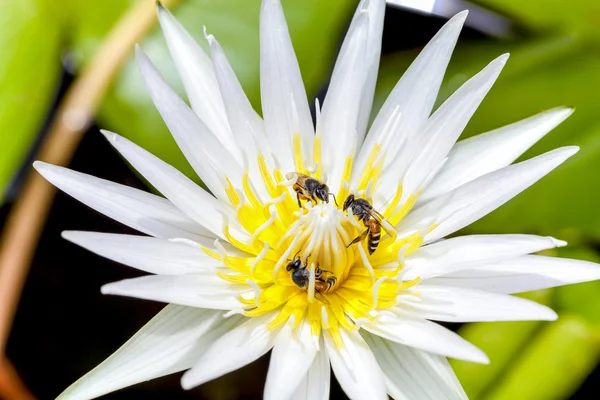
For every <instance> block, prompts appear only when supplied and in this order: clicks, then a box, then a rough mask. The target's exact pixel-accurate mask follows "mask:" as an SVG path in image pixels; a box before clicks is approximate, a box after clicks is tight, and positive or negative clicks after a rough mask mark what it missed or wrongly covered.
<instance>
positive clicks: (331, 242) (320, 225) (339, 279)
mask: <svg viewBox="0 0 600 400" xmlns="http://www.w3.org/2000/svg"><path fill="white" fill-rule="evenodd" d="M307 208H308V212H306V213H305V214H303V215H302V216H300V217H299V218H298V219H297V220H296V221H295V222H294V223H293V224H291V225H290V227H289V228H288V230H287V232H286V233H285V235H284V236H283V237H282V238H281V240H280V241H279V243H277V246H276V253H277V254H280V257H279V260H278V261H277V264H276V267H275V269H274V277H273V278H274V280H275V281H276V282H277V281H281V282H288V281H289V280H290V279H291V280H292V282H293V283H294V284H295V285H296V286H298V287H300V288H303V289H307V291H308V295H309V297H313V296H314V293H315V292H316V293H318V294H323V293H332V292H334V291H335V290H336V289H337V288H338V287H340V286H341V285H342V284H343V283H344V282H345V281H346V279H348V276H349V274H350V272H351V270H352V268H353V267H354V266H355V263H356V260H357V256H358V250H357V246H348V245H349V244H350V243H351V242H352V240H353V239H354V238H355V237H356V236H358V235H359V234H360V232H359V231H358V230H357V228H356V226H358V225H357V224H353V223H352V221H351V220H350V218H348V217H347V216H346V215H345V214H344V213H343V212H342V211H341V210H340V209H338V208H337V207H336V206H335V205H334V204H333V203H320V204H317V205H315V206H314V207H311V206H310V203H309V205H308V207H307ZM355 225H356V226H355ZM358 228H360V226H358ZM363 230H364V228H363ZM284 267H285V268H284ZM304 276H306V277H308V278H309V279H308V281H307V282H306V285H304V284H303V283H304V282H302V280H301V278H302V277H304ZM294 278H297V279H294ZM288 283H289V282H288Z"/></svg>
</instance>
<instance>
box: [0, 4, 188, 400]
mask: <svg viewBox="0 0 600 400" xmlns="http://www.w3.org/2000/svg"><path fill="white" fill-rule="evenodd" d="M177 1H178V0H163V3H164V4H165V5H166V6H169V7H170V6H173V5H174V4H175V3H177ZM156 20H157V18H156V11H155V1H153V0H140V1H139V2H138V3H136V5H135V6H133V7H132V8H131V9H130V10H129V11H128V12H127V13H126V14H125V15H124V16H123V17H122V18H121V19H120V20H119V22H118V23H117V24H116V26H115V27H114V28H113V29H112V31H111V32H110V33H109V35H108V37H107V38H106V40H105V42H104V43H103V45H102V46H101V47H100V49H99V50H98V51H97V52H96V54H95V55H94V57H93V59H92V60H91V61H90V63H89V64H87V65H86V66H85V67H84V69H83V70H82V71H81V73H80V74H79V75H78V77H77V79H76V80H75V81H74V82H73V84H72V85H71V87H70V88H69V91H68V92H67V94H66V95H65V97H64V99H63V100H62V103H61V104H60V106H59V108H58V111H57V112H56V114H55V116H54V119H53V121H52V124H51V126H50V129H49V132H48V135H47V136H46V138H45V140H44V142H43V144H42V147H41V149H40V151H39V154H38V156H37V159H39V160H42V161H46V162H48V163H51V164H56V165H66V164H68V163H69V161H70V160H71V158H72V157H73V154H74V153H75V150H76V149H77V146H78V144H79V142H80V140H81V138H82V136H83V133H84V132H85V129H86V128H87V127H88V126H89V124H90V122H91V121H92V119H93V117H94V115H95V113H96V111H97V108H98V106H99V104H100V102H101V100H102V99H103V97H104V94H105V92H106V90H107V89H108V87H109V86H110V84H111V82H112V81H113V78H114V77H115V75H116V74H117V73H118V72H119V69H120V67H121V65H123V63H124V62H125V60H126V59H127V57H128V56H129V54H130V53H131V51H132V49H133V46H134V45H135V43H136V42H137V41H139V40H140V39H141V38H142V37H143V36H144V35H145V34H146V33H147V32H148V31H149V30H150V28H152V27H153V26H154V24H155V23H156ZM54 193H55V188H54V187H53V186H51V185H50V184H48V183H47V182H46V181H45V180H44V179H43V178H41V177H40V176H39V175H38V174H37V173H35V172H34V171H33V170H32V171H31V172H30V173H29V176H28V177H27V180H26V182H25V185H24V188H23V191H22V193H21V195H20V197H19V198H18V200H17V201H16V203H15V205H14V206H13V209H12V211H11V213H10V214H9V216H8V219H7V222H6V225H5V228H4V234H3V235H2V239H1V242H0V377H3V376H13V377H16V376H17V375H16V373H14V370H11V371H12V372H11V371H9V370H8V369H5V368H8V367H6V366H9V365H10V364H8V363H7V361H5V360H4V359H3V358H2V357H4V356H3V354H4V350H5V346H6V341H7V339H8V335H9V332H10V327H11V324H12V320H13V317H14V314H15V311H16V308H17V304H18V301H19V297H20V293H21V291H22V289H23V284H24V282H25V278H26V276H27V271H28V268H29V264H30V263H31V259H32V257H33V254H34V252H35V247H36V245H37V242H38V240H39V236H40V233H41V230H42V228H43V226H44V222H45V220H46V217H47V215H48V212H49V210H50V206H51V203H52V199H53V197H54ZM5 384H6V381H5V380H0V393H2V392H3V390H1V389H2V386H3V385H5ZM17 386H18V384H17V385H15V387H17ZM23 393H24V392H23ZM23 395H24V394H23ZM12 398H15V399H16V398H19V397H12ZM21 398H27V397H21Z"/></svg>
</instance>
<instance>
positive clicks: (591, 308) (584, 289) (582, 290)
mask: <svg viewBox="0 0 600 400" xmlns="http://www.w3.org/2000/svg"><path fill="white" fill-rule="evenodd" d="M558 250H559V252H558V253H559V255H560V256H561V257H568V258H576V259H579V260H586V261H592V262H596V263H597V262H600V255H599V254H598V253H597V252H595V251H593V250H591V249H587V248H582V247H564V248H561V249H558ZM599 268H600V266H599ZM555 301H556V309H557V311H559V312H565V313H571V314H578V315H580V316H582V317H583V318H585V319H586V320H587V321H588V322H589V323H591V324H593V325H594V326H595V328H596V329H600V281H593V282H586V283H580V284H577V285H568V286H561V287H559V288H556V298H555Z"/></svg>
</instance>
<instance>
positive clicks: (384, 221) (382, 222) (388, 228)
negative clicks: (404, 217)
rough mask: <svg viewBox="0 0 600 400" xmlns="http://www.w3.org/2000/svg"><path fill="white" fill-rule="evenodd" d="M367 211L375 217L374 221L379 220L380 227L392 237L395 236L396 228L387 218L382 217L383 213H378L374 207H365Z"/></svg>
mask: <svg viewBox="0 0 600 400" xmlns="http://www.w3.org/2000/svg"><path fill="white" fill-rule="evenodd" d="M366 211H367V213H368V214H369V215H370V216H371V217H372V218H374V219H375V221H377V222H379V224H380V225H381V227H382V228H383V230H384V231H385V232H386V233H387V234H388V235H390V236H392V237H396V235H397V233H398V231H396V228H394V227H393V226H392V224H390V223H389V222H388V221H387V219H385V218H384V216H383V215H381V214H379V212H378V211H375V210H374V209H372V208H371V209H367V210H366Z"/></svg>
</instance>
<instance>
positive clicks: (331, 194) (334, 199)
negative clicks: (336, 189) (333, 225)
mask: <svg viewBox="0 0 600 400" xmlns="http://www.w3.org/2000/svg"><path fill="white" fill-rule="evenodd" d="M327 195H328V196H333V201H334V202H335V206H336V207H339V205H338V202H337V199H336V198H335V194H333V193H327Z"/></svg>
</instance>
